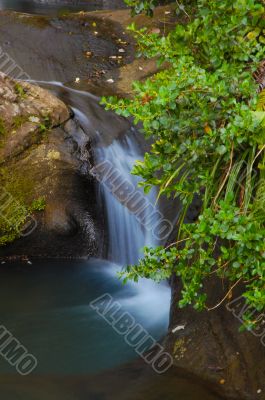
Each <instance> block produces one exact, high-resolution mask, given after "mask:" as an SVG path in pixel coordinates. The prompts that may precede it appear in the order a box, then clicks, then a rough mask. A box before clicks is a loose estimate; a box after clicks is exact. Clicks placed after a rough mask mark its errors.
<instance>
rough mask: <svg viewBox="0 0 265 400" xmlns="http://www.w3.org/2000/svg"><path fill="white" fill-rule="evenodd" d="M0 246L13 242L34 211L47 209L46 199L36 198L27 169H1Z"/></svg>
mask: <svg viewBox="0 0 265 400" xmlns="http://www.w3.org/2000/svg"><path fill="white" fill-rule="evenodd" d="M0 187H1V189H0V246H3V245H6V244H8V243H11V242H13V241H14V240H16V239H18V238H19V237H20V236H21V231H22V230H23V227H24V225H25V223H26V221H27V219H28V218H29V217H30V216H31V215H32V213H33V212H34V211H43V210H44V209H45V205H46V203H45V199H44V198H43V197H39V198H37V199H34V195H33V191H34V185H33V180H32V179H31V177H30V176H29V174H26V173H25V171H19V172H18V171H16V170H14V169H13V168H12V167H11V168H1V169H0Z"/></svg>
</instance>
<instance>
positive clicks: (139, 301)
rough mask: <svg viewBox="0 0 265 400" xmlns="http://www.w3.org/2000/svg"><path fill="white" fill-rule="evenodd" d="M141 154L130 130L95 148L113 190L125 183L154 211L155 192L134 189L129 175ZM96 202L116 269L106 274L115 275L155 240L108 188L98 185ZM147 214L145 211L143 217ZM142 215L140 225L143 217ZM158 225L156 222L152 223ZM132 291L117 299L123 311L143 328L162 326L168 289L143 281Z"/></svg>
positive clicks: (154, 244) (168, 293) (136, 187)
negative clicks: (113, 174)
mask: <svg viewBox="0 0 265 400" xmlns="http://www.w3.org/2000/svg"><path fill="white" fill-rule="evenodd" d="M142 158H143V157H142V152H141V149H140V147H139V145H138V143H137V140H136V137H135V132H134V130H133V129H131V130H130V131H129V132H128V134H127V135H125V136H124V137H123V138H122V139H120V140H115V141H113V142H112V144H111V145H109V146H107V147H104V146H102V147H99V148H98V149H97V151H96V159H97V163H101V162H102V161H106V160H107V161H108V162H110V164H111V166H112V167H113V169H117V170H118V171H119V173H120V177H119V179H118V180H115V184H116V185H117V187H118V186H119V185H120V183H121V181H129V182H130V183H131V184H133V186H134V187H135V191H139V192H141V195H142V198H144V197H146V196H147V199H148V201H149V203H150V204H152V205H153V206H154V207H155V208H156V197H157V193H156V190H152V191H151V192H150V193H149V194H148V195H145V194H144V193H143V190H141V189H140V188H139V187H138V182H139V178H138V177H136V176H134V175H132V174H131V170H132V167H133V165H134V164H135V161H136V160H140V159H142ZM99 195H100V199H101V201H102V202H103V203H104V207H105V213H106V217H107V224H108V238H109V248H108V259H109V260H111V261H112V262H113V263H116V264H118V265H116V266H115V265H113V267H112V268H109V269H108V270H107V271H106V270H105V272H106V273H108V274H110V275H116V274H117V272H118V271H120V269H121V267H123V266H125V265H129V264H137V262H138V261H139V259H140V257H141V256H142V251H141V250H142V248H143V247H144V246H150V247H152V246H156V245H157V244H158V240H157V238H156V237H155V236H154V234H153V232H152V230H151V229H148V228H147V227H146V226H145V225H144V224H143V223H141V221H140V220H138V219H137V217H136V215H135V213H133V212H131V211H130V210H129V209H128V208H127V207H125V206H124V205H123V204H121V202H120V201H119V200H118V199H117V198H116V197H115V196H114V195H113V194H112V192H111V191H110V189H109V187H108V186H107V185H106V184H104V183H102V184H100V192H99ZM147 212H148V211H146V213H147ZM141 214H142V218H143V220H142V222H143V221H144V220H145V218H146V217H147V215H145V213H141ZM153 222H154V223H159V221H153ZM129 285H130V286H133V287H134V290H135V292H136V296H133V297H131V296H127V297H125V298H124V297H123V296H122V297H121V298H120V299H119V301H120V302H121V304H122V306H123V307H124V308H125V309H126V310H130V311H131V312H132V313H133V314H134V315H137V318H138V320H144V321H145V324H146V326H149V327H151V326H155V325H160V324H161V323H162V324H164V326H165V327H166V324H167V322H168V314H169V307H170V289H169V287H168V285H167V284H157V283H155V282H153V281H150V280H147V279H139V281H138V283H133V282H130V283H129Z"/></svg>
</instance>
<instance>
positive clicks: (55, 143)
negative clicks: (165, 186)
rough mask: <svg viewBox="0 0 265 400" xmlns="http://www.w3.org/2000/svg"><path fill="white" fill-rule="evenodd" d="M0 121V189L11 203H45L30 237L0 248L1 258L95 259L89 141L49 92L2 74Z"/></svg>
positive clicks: (93, 201)
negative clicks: (1, 129)
mask: <svg viewBox="0 0 265 400" xmlns="http://www.w3.org/2000/svg"><path fill="white" fill-rule="evenodd" d="M18 85H19V86H18ZM18 88H19V89H18ZM0 116H1V118H2V123H3V126H4V127H5V132H4V133H3V134H2V136H1V148H0V160H1V164H0V172H1V175H0V177H1V186H2V187H4V188H7V190H8V191H9V192H11V194H12V196H13V198H14V201H18V202H19V201H22V200H23V201H25V203H29V202H31V201H32V200H34V199H38V198H40V197H44V198H45V202H46V207H45V211H44V212H37V213H35V214H34V218H35V219H36V222H37V228H36V229H35V230H34V232H33V233H32V234H31V235H29V236H26V237H23V238H20V239H19V240H17V241H16V242H15V243H13V244H12V245H8V246H6V247H2V248H1V250H0V254H1V256H7V255H14V254H16V255H19V254H26V255H29V256H43V257H77V256H79V257H80V256H87V255H96V254H98V252H99V248H100V240H99V239H98V229H99V226H96V225H97V223H96V222H95V221H97V220H99V219H97V216H98V210H97V207H96V201H95V185H94V181H93V179H92V178H89V170H90V160H91V149H90V138H89V137H88V136H87V135H86V134H85V132H84V131H83V130H82V129H81V127H80V126H79V125H78V124H77V123H76V121H75V120H73V119H72V118H71V113H70V110H69V109H68V108H67V107H66V106H65V104H64V103H63V102H61V101H60V100H58V99H57V98H55V97H54V96H53V95H52V94H51V93H49V92H47V91H46V90H44V89H41V88H39V87H37V86H33V85H30V84H29V83H22V82H20V83H17V82H15V81H12V80H10V79H9V78H7V77H6V76H3V75H1V76H0ZM14 121H15V122H14ZM45 124H46V125H45ZM92 215H93V217H92ZM102 224H103V223H102ZM102 224H101V225H102Z"/></svg>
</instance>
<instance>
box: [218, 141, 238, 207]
mask: <svg viewBox="0 0 265 400" xmlns="http://www.w3.org/2000/svg"><path fill="white" fill-rule="evenodd" d="M233 156H234V144H232V149H231V155H230V164H229V168H228V171H227V173H226V175H225V178H224V180H223V182H222V184H221V186H220V188H219V190H218V192H217V195H216V196H215V198H214V200H213V203H214V204H216V200H217V199H218V197H219V195H220V193H221V191H222V190H223V188H224V185H225V183H226V181H227V179H228V178H229V174H230V172H231V168H232V164H233Z"/></svg>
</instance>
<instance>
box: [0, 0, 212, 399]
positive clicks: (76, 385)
mask: <svg viewBox="0 0 265 400" xmlns="http://www.w3.org/2000/svg"><path fill="white" fill-rule="evenodd" d="M86 3H87V9H95V8H98V7H99V6H100V7H101V8H108V7H111V6H113V4H114V2H111V1H109V2H108V1H101V2H100V1H91V2H89V1H88V2H86ZM50 4H51V5H52V2H50ZM115 6H117V7H119V6H120V2H119V1H117V2H116V4H115ZM0 8H4V9H6V8H11V9H16V10H17V11H31V12H40V11H41V12H42V13H46V14H50V13H51V12H55V11H56V12H57V11H58V7H57V8H56V7H54V6H53V5H52V6H48V5H46V6H45V4H44V2H41V1H40V2H37V1H11V0H8V1H0ZM81 8H84V7H83V5H82V7H81ZM112 8H113V7H112ZM51 9H52V11H51ZM75 9H76V10H78V9H79V6H78V5H77V6H76V7H75ZM37 83H39V84H40V85H42V86H43V87H46V88H48V89H50V90H52V91H53V92H54V93H55V94H56V95H58V96H59V97H60V98H61V99H62V100H64V101H65V102H66V103H67V104H68V105H69V106H70V107H71V108H72V109H73V111H74V113H75V118H76V120H77V121H78V123H79V124H80V126H81V127H82V129H83V130H84V131H85V132H86V133H87V134H89V135H90V137H92V138H93V140H94V146H95V161H96V165H98V164H100V163H102V162H107V163H108V165H109V166H110V167H111V169H112V170H113V171H118V172H119V178H118V180H116V181H115V182H114V183H115V185H117V187H119V184H120V183H123V185H124V184H126V183H127V184H130V185H131V186H132V187H134V190H135V191H139V193H140V194H139V195H140V196H143V194H142V192H141V190H140V189H138V188H137V183H138V178H136V177H134V176H132V175H131V174H130V171H131V168H132V166H133V165H134V163H135V161H136V160H139V159H141V158H142V156H143V150H142V146H141V141H140V140H139V138H138V134H137V132H136V131H135V130H134V129H132V128H130V127H129V125H127V126H125V125H124V126H123V124H124V122H121V119H120V118H119V117H117V116H115V115H112V114H109V113H107V112H104V110H103V109H102V108H101V107H100V106H99V105H98V99H97V98H96V97H95V96H93V95H91V94H90V93H87V92H83V91H81V90H80V91H79V90H76V89H72V88H69V87H66V86H65V85H64V84H63V83H61V82H37ZM106 183H107V182H99V184H98V204H99V207H102V214H103V213H104V215H105V218H106V221H107V227H108V234H107V238H108V241H107V249H108V250H107V256H106V260H98V259H97V260H96V259H90V260H83V261H75V262H71V261H69V262H65V261H58V262H55V261H41V262H34V263H33V265H28V266H26V267H25V266H24V265H23V266H21V265H15V266H12V267H10V266H7V267H6V268H2V269H1V270H0V273H1V280H0V313H1V324H3V325H5V326H6V327H8V329H9V330H10V331H11V332H12V334H14V335H15V336H16V337H18V338H19V340H20V341H21V342H22V343H23V345H24V346H25V347H26V348H27V349H29V351H30V352H31V353H32V354H34V356H35V357H36V358H37V360H38V366H37V368H36V370H35V371H34V373H33V374H32V376H31V377H30V378H23V379H24V380H23V381H22V380H21V379H20V377H18V375H17V374H16V371H15V369H14V368H13V367H12V366H10V365H9V364H8V363H7V362H6V361H5V360H4V359H3V358H1V357H0V388H1V389H0V394H1V398H4V399H5V400H33V399H34V400H53V399H56V400H68V399H69V400H76V399H77V400H101V399H102V400H103V399H106V400H114V399H115V400H131V399H136V400H155V399H158V398H164V399H165V400H173V399H174V400H176V399H179V400H202V399H203V400H214V399H216V397H214V396H213V395H212V394H210V393H209V392H207V391H205V390H204V389H202V388H201V387H200V386H198V385H197V384H196V383H191V382H189V381H187V380H185V379H182V378H177V377H174V379H173V380H172V377H171V379H169V378H168V377H163V378H160V377H159V376H158V375H156V374H155V373H154V372H153V371H152V369H151V368H150V367H149V366H145V365H144V366H143V364H144V363H143V362H142V363H141V366H138V364H137V361H135V360H137V358H138V355H137V354H136V352H135V351H134V349H133V348H131V347H130V346H128V344H127V343H126V342H125V341H124V338H123V337H122V336H121V335H118V334H117V333H116V332H115V331H114V330H113V328H112V327H111V326H109V325H108V324H107V323H106V321H105V320H104V319H103V318H102V317H100V316H99V315H97V314H96V313H95V311H94V310H93V309H92V308H91V307H90V305H89V304H90V302H91V301H93V300H95V299H97V298H98V297H100V296H102V295H103V294H105V293H108V294H109V295H110V296H112V298H113V299H114V301H118V302H119V304H120V305H121V307H122V310H124V311H126V312H128V313H130V314H131V315H132V316H133V317H134V319H135V321H136V322H137V323H138V324H140V325H141V326H143V328H144V329H146V331H147V332H148V333H149V334H150V335H152V337H154V339H156V340H159V339H160V338H161V337H163V335H165V334H166V332H167V326H168V318H169V308H170V288H169V287H168V285H167V284H160V285H157V284H155V283H153V282H151V281H146V280H143V279H141V280H140V281H139V283H138V284H134V283H129V284H127V285H126V286H123V285H122V283H121V282H120V281H119V280H118V279H117V277H116V273H117V271H119V270H120V269H121V268H122V267H123V266H125V265H127V264H133V263H136V262H137V260H138V259H139V257H141V255H142V251H141V249H142V248H143V247H144V246H155V245H157V244H158V239H157V238H156V236H155V235H154V234H153V233H152V231H151V230H150V229H149V228H148V227H147V225H145V224H143V223H141V222H140V221H139V219H138V218H137V215H136V214H137V213H135V212H132V211H131V209H130V207H128V206H125V205H124V204H122V202H121V201H120V200H119V199H117V196H115V195H114V193H113V191H115V190H110V188H109V186H108V184H106ZM114 183H113V185H114ZM117 187H116V188H117ZM112 189H113V188H112ZM114 189H115V188H114ZM146 199H147V201H148V202H149V203H150V204H151V205H152V206H153V207H154V209H156V208H157V206H156V192H155V190H152V191H151V192H150V193H149V195H148V197H146ZM147 218H148V215H145V212H144V211H143V214H142V221H145V220H146V219H147ZM154 223H157V224H158V225H159V221H158V220H155V221H154ZM102 240H104V238H102ZM135 363H136V364H135ZM171 373H172V374H173V372H171ZM135 377H136V378H137V382H138V384H136V381H135ZM133 382H134V383H133ZM140 382H141V383H140ZM134 386H135V387H134Z"/></svg>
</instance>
